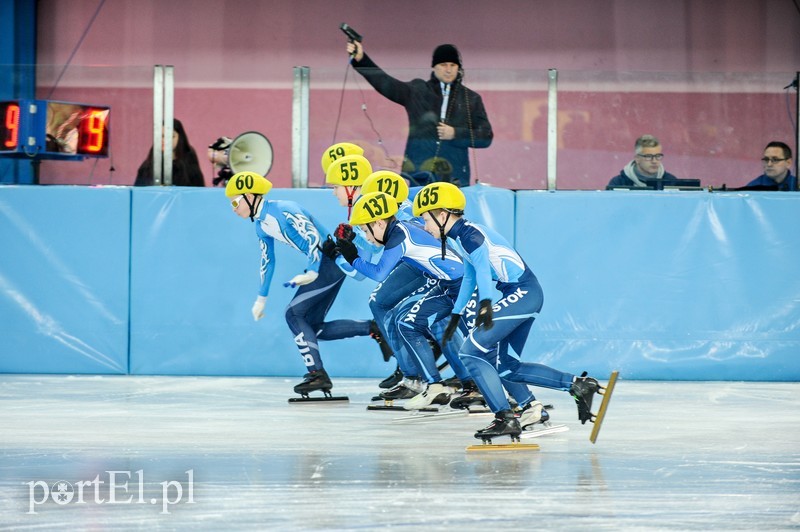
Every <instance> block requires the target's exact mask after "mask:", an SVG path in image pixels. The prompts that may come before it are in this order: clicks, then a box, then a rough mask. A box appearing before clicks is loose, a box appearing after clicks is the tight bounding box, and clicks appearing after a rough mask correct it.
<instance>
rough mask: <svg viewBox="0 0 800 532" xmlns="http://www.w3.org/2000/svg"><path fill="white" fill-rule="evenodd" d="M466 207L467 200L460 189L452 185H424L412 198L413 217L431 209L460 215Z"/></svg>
mask: <svg viewBox="0 0 800 532" xmlns="http://www.w3.org/2000/svg"><path fill="white" fill-rule="evenodd" d="M466 206H467V198H466V197H465V196H464V193H463V192H461V189H460V188H458V187H457V186H455V185H453V184H452V183H431V184H429V185H425V186H424V187H422V189H420V191H419V192H417V195H416V196H415V197H414V216H422V213H424V212H428V211H431V210H433V209H445V210H448V211H451V212H453V213H454V214H461V213H463V212H464V208H465V207H466Z"/></svg>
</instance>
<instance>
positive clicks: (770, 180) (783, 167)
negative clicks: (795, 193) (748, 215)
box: [745, 140, 797, 190]
mask: <svg viewBox="0 0 800 532" xmlns="http://www.w3.org/2000/svg"><path fill="white" fill-rule="evenodd" d="M761 163H762V164H763V165H764V173H763V174H761V175H760V176H758V177H757V178H755V179H753V180H752V181H750V182H749V183H747V186H746V187H745V188H748V189H751V190H752V189H762V190H797V176H794V175H792V149H791V148H790V147H789V146H787V145H786V144H784V143H783V142H778V141H774V140H773V141H772V142H770V143H769V144H767V147H766V148H764V156H763V157H762V158H761Z"/></svg>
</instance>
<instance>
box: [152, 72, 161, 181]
mask: <svg viewBox="0 0 800 532" xmlns="http://www.w3.org/2000/svg"><path fill="white" fill-rule="evenodd" d="M163 125H164V66H163V65H156V66H155V67H153V184H154V185H161V175H162V174H161V169H162V168H163V165H162V164H161V162H162V161H163V160H164V159H163V156H162V155H163V154H162V151H161V139H162V135H163V131H162V129H161V128H162V127H163Z"/></svg>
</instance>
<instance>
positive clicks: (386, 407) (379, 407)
mask: <svg viewBox="0 0 800 532" xmlns="http://www.w3.org/2000/svg"><path fill="white" fill-rule="evenodd" d="M367 410H391V411H393V412H438V411H439V409H438V408H422V409H420V410H408V409H407V408H405V407H403V406H402V405H395V404H383V405H367Z"/></svg>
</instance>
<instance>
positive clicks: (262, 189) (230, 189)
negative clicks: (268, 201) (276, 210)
mask: <svg viewBox="0 0 800 532" xmlns="http://www.w3.org/2000/svg"><path fill="white" fill-rule="evenodd" d="M270 190H272V183H270V182H269V180H268V179H267V178H266V177H264V176H262V175H259V174H257V173H255V172H239V173H238V174H234V175H233V177H231V178H230V179H229V180H228V184H227V185H226V186H225V195H226V196H228V197H229V198H232V197H234V196H239V195H241V194H262V195H266V194H267V193H268V192H269V191H270Z"/></svg>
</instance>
